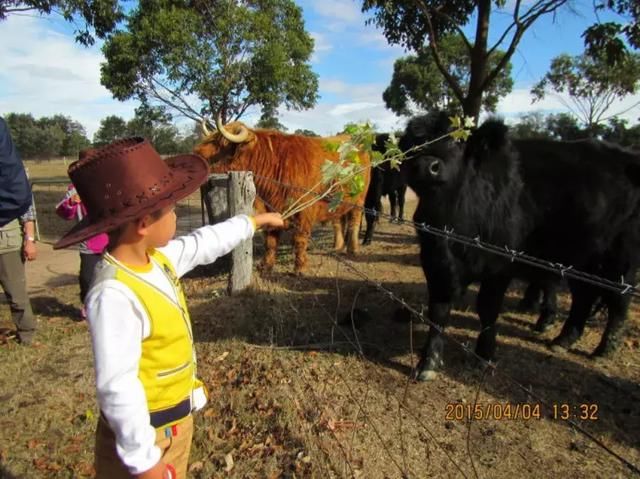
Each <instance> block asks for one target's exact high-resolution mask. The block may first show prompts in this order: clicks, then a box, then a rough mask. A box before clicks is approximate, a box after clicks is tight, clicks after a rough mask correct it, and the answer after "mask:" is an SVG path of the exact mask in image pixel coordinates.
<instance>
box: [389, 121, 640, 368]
mask: <svg viewBox="0 0 640 479" xmlns="http://www.w3.org/2000/svg"><path fill="white" fill-rule="evenodd" d="M447 130H448V119H447V116H446V115H445V114H443V113H438V114H432V115H426V116H421V117H417V118H414V119H412V120H411V121H410V122H409V124H408V126H407V128H406V131H405V134H404V135H403V137H402V138H401V141H400V148H401V149H402V150H403V151H407V150H408V149H409V148H411V147H415V146H417V145H421V144H423V143H424V142H425V141H427V140H430V139H433V138H437V137H439V136H440V135H442V134H444V133H445V132H446V131H447ZM507 133H508V129H507V127H506V126H505V125H504V124H503V123H502V122H500V121H498V120H490V121H487V122H485V123H484V124H483V125H482V126H481V127H480V128H478V129H477V130H476V131H475V132H474V133H473V135H472V136H471V137H470V138H469V140H468V142H467V144H466V146H465V145H463V144H460V143H456V142H454V141H453V140H448V141H442V142H438V143H435V144H433V145H430V146H427V147H423V148H421V149H418V150H417V151H414V152H412V153H410V154H409V155H408V158H407V160H405V161H404V162H403V164H402V172H403V174H404V175H405V177H406V178H407V179H408V182H409V186H410V187H411V188H412V189H413V190H414V191H415V192H416V193H417V195H418V197H419V203H418V207H417V210H416V212H415V215H414V221H416V222H417V223H423V222H424V223H427V224H430V225H433V226H436V227H439V228H444V227H445V225H446V226H448V227H449V228H453V229H454V231H455V232H457V233H461V234H465V235H468V236H470V237H476V236H479V237H480V238H481V239H483V240H484V241H487V242H490V243H492V244H495V245H499V246H502V245H508V246H509V247H510V248H513V249H515V250H518V251H525V252H526V253H528V254H531V255H534V256H536V257H539V258H544V259H547V260H550V261H554V262H558V263H562V264H564V265H572V266H573V267H574V268H575V269H577V270H582V271H585V272H589V273H592V274H596V275H598V276H601V277H604V278H608V279H610V280H613V281H616V282H618V281H620V279H621V278H622V279H624V280H625V282H627V283H631V282H632V281H633V279H634V275H635V271H636V269H637V267H638V251H639V250H640V248H639V246H640V244H639V239H640V238H639V237H640V188H639V187H638V186H639V185H640V155H639V154H638V153H637V152H632V151H631V150H626V149H623V148H621V147H617V146H614V145H611V144H607V143H604V142H597V141H592V140H584V141H573V142H558V141H551V140H540V139H535V140H517V141H515V140H514V141H511V140H510V139H509V137H508V135H507ZM418 234H419V239H420V244H421V248H420V259H421V263H422V268H423V270H424V273H425V276H426V277H427V279H428V284H427V285H428V289H429V317H430V319H431V320H432V321H433V322H434V323H436V324H438V325H439V326H440V327H441V328H444V327H445V326H446V324H447V322H448V318H449V313H450V310H451V304H452V301H454V300H455V299H456V297H457V296H458V295H459V294H460V293H461V292H462V291H464V290H465V289H466V286H467V285H468V284H469V283H471V282H472V281H479V282H480V290H479V292H478V296H477V304H476V309H477V312H478V315H479V317H480V322H481V332H480V334H479V336H478V341H477V344H476V352H477V354H479V355H480V356H482V357H483V358H485V359H492V358H493V356H494V352H495V347H496V319H497V316H498V314H499V312H500V309H501V307H502V302H503V298H504V293H505V291H506V289H507V287H508V285H509V282H510V280H511V279H512V278H513V277H514V276H518V277H521V278H524V279H527V280H529V281H534V282H537V283H539V284H542V285H543V286H544V287H546V285H548V283H547V282H549V281H550V282H552V283H555V284H556V285H557V284H558V282H557V278H555V277H552V276H550V275H549V273H547V272H544V271H542V270H539V269H534V268H533V267H529V266H524V265H522V264H520V263H518V262H511V261H509V259H504V258H502V257H499V256H496V255H491V254H490V253H488V252H485V251H482V250H479V249H477V248H472V247H467V246H464V245H461V244H459V243H455V242H453V241H447V240H445V239H441V238H439V237H436V236H434V235H431V234H429V233H427V232H423V231H419V232H418ZM568 284H569V289H570V291H571V295H572V304H571V310H570V313H569V317H568V319H567V320H566V322H565V324H564V326H563V328H562V331H561V333H560V334H559V335H558V337H556V338H555V339H554V340H553V341H552V345H553V346H554V348H562V349H565V348H568V347H570V346H571V345H572V344H573V343H574V342H575V341H576V340H577V339H578V338H580V336H581V335H582V332H583V329H584V325H585V321H586V319H587V317H588V316H589V314H590V312H591V310H592V307H593V305H594V303H595V301H596V299H598V298H599V299H600V300H601V301H602V302H603V303H604V304H606V306H607V309H608V313H609V314H608V323H607V327H606V330H605V332H604V334H603V337H602V340H601V342H600V344H599V346H598V347H597V349H596V350H595V352H594V354H595V355H604V354H608V353H611V352H612V351H613V350H614V349H615V348H616V346H617V345H618V343H619V340H620V338H621V335H622V327H623V322H624V320H625V318H626V314H627V309H628V305H629V300H630V298H629V296H627V295H620V294H618V293H616V292H610V291H607V290H604V289H601V288H598V287H596V286H592V285H590V284H587V283H584V282H581V281H578V280H571V279H570V280H569V281H568ZM442 352H443V338H442V336H441V334H440V333H439V332H438V331H437V330H436V328H433V327H432V328H431V329H430V331H429V335H428V339H427V342H426V344H425V346H424V348H423V350H422V353H421V360H420V363H419V366H418V377H419V378H420V379H429V378H431V377H433V376H434V375H435V371H436V370H437V369H438V368H439V367H440V366H441V365H442V364H443V361H442Z"/></svg>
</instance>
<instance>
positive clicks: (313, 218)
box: [193, 120, 370, 273]
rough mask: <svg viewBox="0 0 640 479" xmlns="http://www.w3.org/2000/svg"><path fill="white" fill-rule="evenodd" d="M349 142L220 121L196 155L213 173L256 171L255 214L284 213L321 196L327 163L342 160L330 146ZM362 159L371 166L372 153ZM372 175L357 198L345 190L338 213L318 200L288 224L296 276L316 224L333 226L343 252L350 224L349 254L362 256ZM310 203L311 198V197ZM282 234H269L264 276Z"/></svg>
mask: <svg viewBox="0 0 640 479" xmlns="http://www.w3.org/2000/svg"><path fill="white" fill-rule="evenodd" d="M206 133H207V132H205V134H206ZM348 139H349V137H348V136H346V135H342V136H340V137H332V138H318V137H308V136H303V135H288V134H285V133H281V132H279V131H275V130H259V129H256V130H253V129H249V128H247V127H246V126H245V125H244V124H243V123H241V122H233V123H230V124H228V125H226V127H225V126H224V125H222V123H221V122H220V121H219V120H218V122H217V131H215V132H213V133H209V134H208V135H207V136H206V137H205V138H204V139H203V140H202V142H201V143H200V144H199V145H197V146H196V147H195V148H194V150H193V151H194V153H197V154H199V155H200V156H202V157H203V158H205V159H206V160H207V161H208V162H209V164H210V165H211V172H212V173H226V172H228V171H252V172H253V173H254V183H255V186H256V201H255V204H254V207H255V209H256V211H258V212H264V211H273V210H275V211H278V212H283V211H284V210H285V209H286V208H287V207H288V206H289V205H290V204H291V203H292V202H293V201H295V200H297V199H298V198H300V197H301V196H302V195H303V194H305V193H306V192H307V191H313V192H315V193H316V194H318V193H321V192H322V188H321V187H319V186H318V185H319V184H320V183H321V180H322V165H323V164H324V162H325V161H326V160H331V161H334V162H335V161H337V160H338V159H339V154H338V153H337V152H336V151H335V150H336V149H335V148H331V145H329V143H340V142H344V141H347V140H348ZM359 157H360V162H361V164H362V165H363V166H365V167H366V166H368V165H369V164H370V160H369V155H368V153H364V152H360V153H359ZM369 171H370V169H369V168H366V169H365V171H364V173H363V176H364V189H365V190H364V191H363V192H362V193H360V194H359V195H357V196H356V197H355V198H353V197H350V196H349V191H348V187H345V189H344V191H345V198H347V199H348V202H345V203H342V204H341V205H340V206H338V208H337V209H336V210H335V211H330V210H329V203H328V202H326V201H317V202H316V203H314V204H312V205H311V206H309V207H308V208H306V209H304V210H303V211H301V212H299V213H297V214H296V215H294V216H293V217H292V218H291V221H287V222H286V223H285V224H286V225H287V226H288V227H291V228H292V229H293V250H294V256H295V266H294V271H295V272H296V273H301V272H302V271H303V270H304V269H305V267H306V264H307V246H308V243H309V238H310V237H311V229H312V227H313V226H314V225H315V224H316V223H320V222H325V221H331V222H332V223H333V229H334V234H335V242H334V247H335V248H336V249H337V250H341V249H342V248H343V247H344V244H345V241H344V232H343V227H342V223H343V221H344V220H346V223H347V225H348V229H349V231H348V234H349V237H348V240H347V250H348V252H349V253H352V254H355V253H356V252H357V251H358V246H359V241H358V233H359V230H360V221H361V219H362V206H363V205H364V197H365V192H366V189H367V187H368V186H369ZM314 188H315V190H314ZM306 198H307V199H313V196H307V197H306ZM354 205H355V206H354ZM280 233H281V230H273V231H267V232H266V241H265V243H266V251H265V256H264V258H263V261H262V268H263V271H265V272H268V271H270V270H271V269H272V268H273V266H274V265H275V262H276V251H277V248H278V241H279V239H280Z"/></svg>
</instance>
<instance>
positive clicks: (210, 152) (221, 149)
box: [193, 133, 238, 169]
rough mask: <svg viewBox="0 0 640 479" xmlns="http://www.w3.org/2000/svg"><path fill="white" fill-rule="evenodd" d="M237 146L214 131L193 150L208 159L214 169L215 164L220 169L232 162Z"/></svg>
mask: <svg viewBox="0 0 640 479" xmlns="http://www.w3.org/2000/svg"><path fill="white" fill-rule="evenodd" d="M237 147H238V145H237V144H235V143H231V142H230V141H228V140H227V139H226V138H223V137H222V135H220V134H219V133H213V134H212V135H209V136H208V137H206V138H205V139H204V140H202V142H201V143H200V144H198V145H196V147H195V148H194V149H193V152H194V153H196V154H198V155H200V156H201V157H203V158H204V159H205V160H207V162H208V163H209V166H210V167H211V168H212V169H213V167H214V166H215V167H216V169H218V168H222V167H223V166H227V165H228V164H229V163H231V161H232V160H233V157H234V154H235V150H236V148H237Z"/></svg>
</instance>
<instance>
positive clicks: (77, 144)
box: [6, 113, 89, 158]
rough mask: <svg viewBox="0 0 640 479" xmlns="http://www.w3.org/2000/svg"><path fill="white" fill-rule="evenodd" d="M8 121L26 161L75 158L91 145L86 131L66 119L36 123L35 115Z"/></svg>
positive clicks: (59, 117) (13, 115)
mask: <svg viewBox="0 0 640 479" xmlns="http://www.w3.org/2000/svg"><path fill="white" fill-rule="evenodd" d="M6 121H7V124H8V125H9V128H10V129H11V136H12V138H13V141H14V142H15V144H16V148H18V151H20V154H21V156H22V157H23V158H51V157H56V156H71V157H75V156H77V154H78V151H80V150H81V149H83V148H86V147H87V146H88V145H89V140H88V139H87V137H86V133H85V129H84V127H83V126H82V125H81V124H80V123H78V122H77V121H74V120H72V119H71V118H69V117H66V116H63V115H54V116H52V117H42V118H39V119H35V118H34V117H33V115H31V114H23V113H9V114H8V115H7V116H6Z"/></svg>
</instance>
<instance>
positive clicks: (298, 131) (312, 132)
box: [294, 129, 320, 136]
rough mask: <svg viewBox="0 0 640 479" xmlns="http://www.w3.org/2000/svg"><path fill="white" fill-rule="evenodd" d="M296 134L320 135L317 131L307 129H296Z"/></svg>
mask: <svg viewBox="0 0 640 479" xmlns="http://www.w3.org/2000/svg"><path fill="white" fill-rule="evenodd" d="M294 134H296V135H303V136H320V135H318V134H317V133H316V132H315V131H313V130H307V129H297V130H296V131H294Z"/></svg>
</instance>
